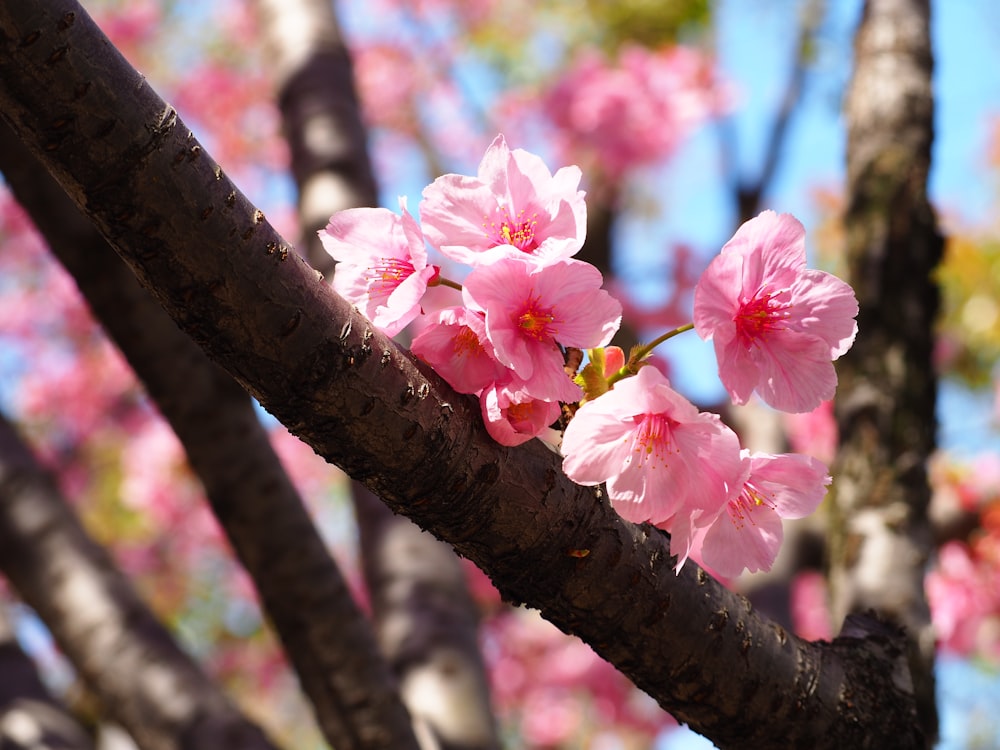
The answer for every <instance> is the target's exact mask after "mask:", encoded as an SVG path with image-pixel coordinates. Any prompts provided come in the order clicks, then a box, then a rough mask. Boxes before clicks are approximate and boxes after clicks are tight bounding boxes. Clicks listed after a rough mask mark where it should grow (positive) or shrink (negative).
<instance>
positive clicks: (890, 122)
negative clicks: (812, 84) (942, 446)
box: [830, 0, 943, 743]
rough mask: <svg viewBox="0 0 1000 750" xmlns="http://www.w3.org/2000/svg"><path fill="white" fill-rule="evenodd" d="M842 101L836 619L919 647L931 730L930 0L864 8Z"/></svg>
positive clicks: (937, 245) (918, 676) (936, 242)
mask: <svg viewBox="0 0 1000 750" xmlns="http://www.w3.org/2000/svg"><path fill="white" fill-rule="evenodd" d="M855 59H856V65H855V72H854V78H853V81H852V83H851V87H850V90H849V93H848V97H847V101H846V115H847V122H848V142H847V180H848V196H847V200H848V203H847V212H846V216H845V228H846V233H847V246H848V263H849V273H850V278H849V281H850V282H851V283H852V284H853V285H854V288H855V290H856V292H857V296H858V301H859V303H860V306H861V311H860V313H859V315H858V328H859V334H858V337H857V341H856V342H855V344H854V347H853V349H852V350H851V351H850V352H849V353H848V354H847V355H846V356H845V357H844V358H843V360H841V362H840V363H838V364H839V367H838V372H839V375H840V381H841V385H840V393H839V394H838V398H837V421H838V423H839V426H840V436H841V437H840V451H839V455H838V460H837V464H836V467H835V471H834V476H835V482H834V488H835V490H834V493H833V497H834V500H835V503H834V509H835V511H836V513H835V517H834V519H833V520H834V529H833V531H834V535H833V536H832V537H831V550H830V555H831V570H830V583H831V588H832V593H833V604H834V617H835V618H836V617H838V616H843V615H844V614H846V613H847V612H852V611H859V610H865V609H868V608H875V609H877V610H878V611H879V612H881V613H883V614H884V615H885V616H887V617H889V618H890V619H891V620H892V621H894V622H896V623H897V624H898V625H902V626H905V627H906V629H907V631H908V633H909V636H910V638H911V639H912V641H911V642H912V644H913V649H912V653H911V659H912V661H913V674H914V680H915V687H916V693H917V700H918V711H919V715H920V718H921V722H922V724H923V728H924V732H925V735H926V737H927V741H928V743H930V742H931V741H932V740H933V739H934V737H935V736H936V730H937V719H936V712H935V708H934V705H935V704H934V678H933V659H934V636H933V633H932V631H931V627H930V612H929V609H928V606H927V601H926V599H925V597H924V588H923V573H924V568H925V565H926V561H927V559H928V557H929V555H930V553H931V552H932V550H933V535H932V532H931V528H930V522H929V520H928V516H927V507H928V503H929V501H930V495H931V493H930V487H929V485H928V481H927V461H928V459H929V458H930V456H931V454H932V453H933V451H934V448H935V426H936V422H935V395H936V387H937V382H936V377H935V372H934V362H933V356H932V355H933V346H934V333H933V332H934V320H935V317H936V315H937V309H938V296H939V294H938V289H937V285H936V284H935V282H934V277H933V274H934V269H935V267H936V266H937V264H938V262H939V260H940V258H941V253H942V247H943V241H942V237H941V235H940V233H939V231H938V227H937V220H936V218H935V215H934V211H933V209H932V208H931V205H930V203H929V201H928V198H927V175H928V171H929V168H930V163H931V143H932V140H933V112H934V100H933V96H932V88H931V77H932V70H933V59H932V54H931V37H930V8H929V2H928V0H869V1H868V2H867V3H866V5H865V9H864V14H863V17H862V20H861V26H860V28H859V29H858V32H857V37H856V42H855Z"/></svg>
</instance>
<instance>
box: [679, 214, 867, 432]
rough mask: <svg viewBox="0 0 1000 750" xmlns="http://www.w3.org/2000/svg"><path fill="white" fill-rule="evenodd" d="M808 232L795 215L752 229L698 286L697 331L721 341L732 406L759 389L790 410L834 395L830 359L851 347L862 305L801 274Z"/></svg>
mask: <svg viewBox="0 0 1000 750" xmlns="http://www.w3.org/2000/svg"><path fill="white" fill-rule="evenodd" d="M805 264H806V255H805V230H804V229H803V227H802V225H801V224H800V223H799V222H798V220H797V219H795V217H793V216H791V215H790V214H781V215H778V214H776V213H774V212H773V211H764V212H763V213H761V214H760V215H759V216H757V217H756V218H754V219H751V220H750V221H748V222H746V223H745V224H743V226H741V227H740V228H739V229H738V230H737V232H736V234H735V235H734V236H733V238H732V239H731V240H729V242H727V243H726V245H725V246H724V247H723V248H722V252H721V253H720V254H719V255H718V256H716V257H715V258H714V259H713V260H712V262H711V264H709V266H708V268H707V269H706V271H705V273H704V274H703V275H702V277H701V279H700V280H699V282H698V285H697V286H696V287H695V293H694V325H695V330H696V331H697V332H698V335H699V336H701V337H702V338H703V339H705V340H706V341H707V340H709V339H711V340H712V341H713V342H714V344H715V354H716V357H717V358H718V361H719V377H720V378H721V379H722V383H723V385H724V386H725V387H726V390H727V391H729V395H730V397H731V398H732V400H733V402H734V403H737V404H743V403H746V402H747V400H748V399H749V398H750V394H751V393H752V392H753V391H754V390H756V391H757V393H758V394H760V396H761V398H763V399H764V401H765V402H767V403H768V404H770V405H771V406H773V407H774V408H776V409H781V410H782V411H788V412H805V411H811V410H812V409H815V408H816V407H817V406H819V404H820V403H821V402H822V401H825V400H828V399H830V398H832V397H833V394H834V391H835V390H836V387H837V375H836V373H835V372H834V369H833V360H835V359H837V358H838V357H839V356H840V355H842V354H843V353H844V352H846V351H847V350H848V349H849V348H850V347H851V344H852V343H853V342H854V336H855V334H856V333H857V329H858V327H857V323H856V322H855V320H854V318H855V317H856V316H857V314H858V301H857V299H856V298H855V296H854V291H853V290H852V289H851V287H850V286H849V285H848V284H846V283H844V282H843V281H841V280H840V279H838V278H837V277H836V276H833V275H831V274H828V273H825V272H823V271H815V270H809V269H807V268H806V267H805Z"/></svg>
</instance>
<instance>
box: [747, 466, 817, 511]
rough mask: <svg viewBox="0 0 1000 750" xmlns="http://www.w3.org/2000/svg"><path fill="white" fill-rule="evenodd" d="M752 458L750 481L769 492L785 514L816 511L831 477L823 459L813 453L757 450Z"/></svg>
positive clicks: (776, 507)
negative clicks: (804, 454) (761, 452)
mask: <svg viewBox="0 0 1000 750" xmlns="http://www.w3.org/2000/svg"><path fill="white" fill-rule="evenodd" d="M750 462H751V474H750V481H751V482H753V484H754V486H755V487H757V488H758V489H760V490H761V491H763V492H765V493H766V495H767V499H768V501H769V502H771V503H772V504H773V505H774V511H775V513H777V514H778V515H779V516H780V517H781V518H804V517H806V516H808V515H810V514H812V513H813V512H814V511H815V510H816V508H817V507H819V504H820V502H822V500H823V496H824V495H825V494H826V487H827V485H829V484H830V481H831V479H830V475H829V474H828V473H827V468H826V466H825V465H824V464H823V462H822V461H818V460H816V459H815V458H812V457H811V456H803V455H801V454H796V453H785V454H781V455H777V456H772V455H768V454H754V455H752V456H751V457H750Z"/></svg>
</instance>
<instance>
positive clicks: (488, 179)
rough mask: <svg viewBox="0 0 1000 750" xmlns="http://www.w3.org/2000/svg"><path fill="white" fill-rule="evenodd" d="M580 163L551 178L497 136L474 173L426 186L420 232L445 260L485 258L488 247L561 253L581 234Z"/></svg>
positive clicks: (574, 247) (575, 245)
mask: <svg viewBox="0 0 1000 750" xmlns="http://www.w3.org/2000/svg"><path fill="white" fill-rule="evenodd" d="M580 177H581V173H580V169H579V167H575V166H574V167H563V168H562V169H560V170H558V171H557V172H556V173H555V174H554V175H553V174H552V173H551V172H550V171H549V168H548V167H547V166H546V165H545V162H543V161H542V159H541V158H540V157H539V156H537V155H535V154H531V153H528V152H527V151H523V150H521V149H515V150H514V151H511V150H510V149H509V148H508V147H507V141H506V140H505V139H504V137H503V136H502V135H498V136H497V137H496V138H495V139H494V141H493V143H492V144H490V147H489V148H488V149H487V150H486V154H485V155H484V156H483V159H482V161H481V162H480V163H479V172H478V176H477V177H469V176H465V175H458V174H447V175H444V176H442V177H439V178H437V179H436V180H435V181H434V182H433V183H432V184H431V185H428V186H427V187H426V188H424V191H423V198H424V199H423V201H421V203H420V220H421V224H422V225H423V228H424V234H425V235H426V237H427V239H428V241H429V242H430V243H431V245H433V246H434V247H436V248H438V249H439V250H441V252H442V253H444V254H445V255H447V256H448V257H449V258H452V259H453V260H456V261H458V262H460V263H465V264H468V265H473V266H475V265H478V264H480V263H483V262H489V260H491V258H492V255H490V256H489V257H486V256H484V255H483V254H484V253H486V251H488V250H491V249H492V248H497V247H503V248H505V250H504V251H502V252H513V253H520V254H524V255H528V256H536V257H539V258H566V257H569V256H571V255H573V254H574V253H576V252H577V251H578V250H579V249H580V248H581V247H582V246H583V240H584V237H585V236H586V231H587V208H586V204H585V203H584V200H583V192H582V191H580V190H579V189H578V187H579V184H580Z"/></svg>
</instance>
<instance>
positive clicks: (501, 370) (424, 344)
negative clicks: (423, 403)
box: [410, 307, 507, 393]
mask: <svg viewBox="0 0 1000 750" xmlns="http://www.w3.org/2000/svg"><path fill="white" fill-rule="evenodd" d="M410 351H412V352H413V353H414V354H416V355H417V356H418V357H420V359H422V360H424V361H425V362H427V364H429V365H430V366H431V367H433V368H434V370H435V371H436V372H437V373H438V374H439V375H440V376H441V377H443V378H444V379H445V380H447V381H448V385H450V386H451V387H452V388H454V389H455V390H456V391H458V392H459V393H479V392H480V391H482V390H483V389H484V388H486V387H488V386H489V385H491V384H492V383H495V382H496V381H498V380H503V379H504V378H505V377H506V373H507V368H506V367H504V366H503V365H502V364H500V363H499V362H498V361H497V360H496V357H494V356H493V347H492V345H491V344H490V342H489V340H488V339H487V338H486V320H485V318H484V317H483V314H482V313H479V312H473V311H471V310H468V309H467V308H464V307H448V308H445V309H444V310H439V311H438V312H437V314H435V315H434V316H432V317H431V320H429V321H428V322H427V325H426V327H425V328H424V329H423V330H422V331H421V332H420V333H419V334H417V336H416V337H415V338H414V339H413V343H412V344H411V345H410Z"/></svg>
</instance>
